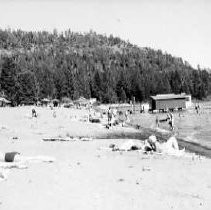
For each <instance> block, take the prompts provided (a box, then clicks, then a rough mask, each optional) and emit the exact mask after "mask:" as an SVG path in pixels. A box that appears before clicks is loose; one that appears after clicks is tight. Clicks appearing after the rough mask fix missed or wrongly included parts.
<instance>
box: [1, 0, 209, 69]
mask: <svg viewBox="0 0 211 210" xmlns="http://www.w3.org/2000/svg"><path fill="white" fill-rule="evenodd" d="M0 28H1V29H6V28H11V29H22V30H26V31H30V30H32V31H37V30H39V31H40V30H47V31H53V29H55V28H56V29H58V31H63V30H66V29H71V30H72V31H75V32H88V31H90V30H93V31H96V32H97V33H100V34H106V35H110V34H113V35H114V36H119V37H120V38H122V39H124V40H129V41H130V42H131V43H132V44H136V45H138V46H140V47H150V48H153V49H161V50H162V51H163V52H167V53H170V54H172V55H174V56H177V57H182V58H183V59H184V60H186V61H188V62H189V63H190V64H191V65H192V66H193V67H196V66H197V65H198V64H199V65H200V66H201V67H203V68H204V67H206V68H208V67H209V68H211V1H210V0H0Z"/></svg>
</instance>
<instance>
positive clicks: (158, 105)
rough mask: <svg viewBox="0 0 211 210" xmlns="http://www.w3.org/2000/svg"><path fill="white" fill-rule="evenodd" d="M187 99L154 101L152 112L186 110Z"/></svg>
mask: <svg viewBox="0 0 211 210" xmlns="http://www.w3.org/2000/svg"><path fill="white" fill-rule="evenodd" d="M185 107H186V105H185V98H184V99H183V98H179V99H162V100H152V110H159V109H164V110H167V109H175V108H185Z"/></svg>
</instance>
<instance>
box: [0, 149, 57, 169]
mask: <svg viewBox="0 0 211 210" xmlns="http://www.w3.org/2000/svg"><path fill="white" fill-rule="evenodd" d="M54 161H55V159H54V158H52V157H47V156H34V157H26V156H23V155H21V154H20V153H19V152H6V153H1V152H0V167H2V168H24V167H25V165H23V164H24V163H27V162H48V163H51V162H54Z"/></svg>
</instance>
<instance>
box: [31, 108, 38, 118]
mask: <svg viewBox="0 0 211 210" xmlns="http://www.w3.org/2000/svg"><path fill="white" fill-rule="evenodd" d="M33 117H37V112H36V110H35V109H32V118H33Z"/></svg>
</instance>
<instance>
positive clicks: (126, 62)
mask: <svg viewBox="0 0 211 210" xmlns="http://www.w3.org/2000/svg"><path fill="white" fill-rule="evenodd" d="M182 92H185V93H188V94H191V95H192V96H193V97H195V98H197V99H203V98H205V97H207V96H208V95H209V94H211V74H210V73H208V72H207V71H206V70H204V69H200V67H198V68H197V69H194V68H193V67H191V65H190V64H188V62H186V61H183V60H182V58H177V57H173V56H172V55H170V54H167V53H163V52H162V51H161V50H157V51H156V50H153V49H150V48H141V47H138V46H136V45H133V44H131V43H129V42H126V41H123V40H121V39H120V38H118V37H113V36H112V35H110V36H106V35H99V34H96V33H95V32H93V31H90V32H89V33H75V32H72V31H70V30H67V31H65V32H61V33H58V32H57V30H54V31H53V32H52V33H50V32H46V31H40V32H25V31H22V30H10V29H8V30H0V94H1V96H5V97H6V98H7V99H8V100H11V102H12V104H13V105H18V104H21V103H31V102H35V101H37V100H39V99H41V98H46V97H47V98H57V99H62V98H63V97H69V98H71V99H77V98H78V97H80V96H84V97H85V98H90V97H94V98H97V99H98V100H99V101H100V102H103V103H110V102H126V101H129V100H131V98H132V97H135V99H136V101H146V100H147V99H148V98H149V96H150V95H155V94H162V93H176V94H177V93H182Z"/></svg>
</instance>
